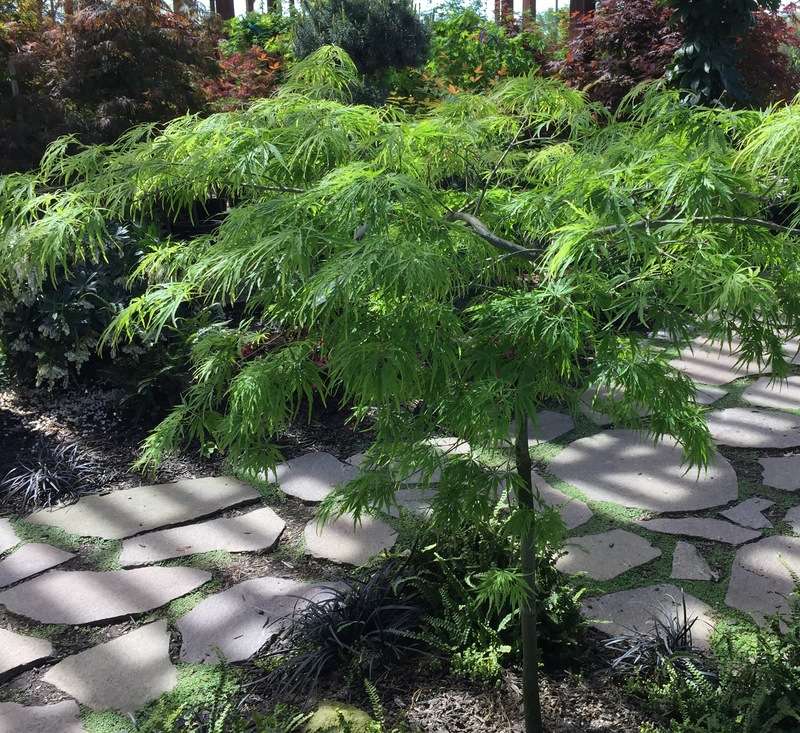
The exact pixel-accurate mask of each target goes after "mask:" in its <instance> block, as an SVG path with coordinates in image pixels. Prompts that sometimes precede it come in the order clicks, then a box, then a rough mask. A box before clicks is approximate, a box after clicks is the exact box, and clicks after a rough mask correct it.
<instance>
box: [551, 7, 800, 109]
mask: <svg viewBox="0 0 800 733" xmlns="http://www.w3.org/2000/svg"><path fill="white" fill-rule="evenodd" d="M791 10H792V9H791V7H790V8H789V9H788V11H789V12H786V11H784V13H783V14H779V13H772V12H767V11H764V10H759V11H756V12H755V13H754V19H755V25H754V27H753V28H752V30H750V31H749V32H748V33H747V34H746V35H745V36H743V37H742V38H741V39H740V41H739V47H738V52H739V70H740V72H741V74H742V77H743V79H744V83H745V86H746V89H747V91H748V92H749V94H750V100H748V101H749V102H750V103H751V104H754V105H764V104H769V103H772V102H775V101H779V100H788V99H791V98H792V97H794V96H795V95H796V94H797V93H798V91H800V67H798V65H797V64H795V63H794V62H793V60H792V58H791V56H790V54H789V53H788V51H790V50H791V49H795V50H800V36H798V31H797V28H796V26H795V24H794V21H793V20H792V18H793V14H792V12H791ZM671 17H672V10H671V8H669V7H668V6H666V5H665V4H664V3H661V2H659V0H605V2H603V3H602V4H601V5H599V6H598V8H597V10H596V11H595V12H591V13H586V14H583V15H580V16H578V17H576V18H575V19H574V21H573V35H572V37H571V39H570V42H569V50H568V53H567V58H566V59H565V60H564V61H562V62H558V63H556V64H555V65H554V68H555V69H556V70H557V72H558V74H559V75H560V76H561V78H563V79H564V80H565V81H566V82H567V83H569V84H571V85H572V86H575V87H578V88H580V89H584V90H586V92H587V93H588V94H589V96H590V97H591V98H592V99H594V100H596V101H599V102H602V103H603V104H605V105H606V106H608V107H610V108H612V109H613V108H615V107H616V106H617V105H618V104H619V102H620V100H621V99H622V97H624V96H625V94H627V93H628V92H629V91H630V90H631V89H632V88H633V87H634V86H636V84H638V83H640V82H642V81H648V80H652V79H659V78H661V77H662V76H664V74H665V72H666V71H667V69H668V68H669V67H670V66H671V65H672V61H673V56H674V55H675V51H676V50H677V49H678V48H679V47H680V45H681V43H682V41H683V33H682V29H681V28H680V27H679V26H677V25H675V24H674V23H673V22H672V21H671Z"/></svg>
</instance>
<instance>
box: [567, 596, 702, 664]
mask: <svg viewBox="0 0 800 733" xmlns="http://www.w3.org/2000/svg"><path fill="white" fill-rule="evenodd" d="M683 598H685V600H686V615H687V617H688V619H689V620H691V619H693V618H696V619H697V620H696V621H695V623H694V626H693V627H692V641H693V643H694V646H695V647H696V648H698V649H708V648H709V646H710V644H709V641H710V639H711V633H712V631H713V628H714V619H713V615H712V614H713V611H712V608H711V606H709V605H708V604H706V603H704V602H703V601H701V600H700V599H698V598H695V597H694V596H692V595H690V594H688V593H686V594H685V595H684V596H682V595H681V589H680V588H678V587H677V586H675V585H672V584H669V583H665V584H661V585H651V586H648V587H645V588H634V589H633V590H623V591H618V592H617V593H609V594H608V595H605V596H598V597H595V598H587V599H586V600H585V601H584V602H583V604H582V611H583V615H584V616H585V617H586V618H588V619H589V620H590V625H591V626H594V627H595V628H596V629H599V630H600V631H603V632H605V633H606V634H609V635H610V636H618V635H622V634H630V633H632V631H637V632H639V633H642V634H652V633H653V630H654V628H655V623H656V619H659V618H660V619H661V620H662V621H663V620H665V619H666V618H669V617H672V618H675V614H676V612H678V613H679V618H680V619H681V620H682V619H683V605H682V603H683V601H682V599H683ZM678 608H679V611H678Z"/></svg>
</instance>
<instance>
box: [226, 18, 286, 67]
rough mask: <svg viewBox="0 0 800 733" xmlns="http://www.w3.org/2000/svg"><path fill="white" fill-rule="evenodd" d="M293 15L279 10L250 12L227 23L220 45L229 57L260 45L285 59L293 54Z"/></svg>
mask: <svg viewBox="0 0 800 733" xmlns="http://www.w3.org/2000/svg"><path fill="white" fill-rule="evenodd" d="M293 22H294V19H293V18H292V16H288V15H283V14H282V13H279V12H269V13H247V14H246V15H241V16H238V17H236V18H231V19H230V20H228V21H226V22H225V26H224V33H225V38H224V40H222V41H221V42H220V48H221V49H222V52H223V53H224V54H225V55H226V56H231V55H233V54H235V53H237V52H239V53H242V52H244V51H248V50H249V49H251V48H252V47H253V46H258V47H259V48H261V49H263V50H264V51H268V52H269V53H273V54H279V55H280V56H283V57H284V58H286V57H287V56H289V55H290V54H291V30H292V24H293Z"/></svg>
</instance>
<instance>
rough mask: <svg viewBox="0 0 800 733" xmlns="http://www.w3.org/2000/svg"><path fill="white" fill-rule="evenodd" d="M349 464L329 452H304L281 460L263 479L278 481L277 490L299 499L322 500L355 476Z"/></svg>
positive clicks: (353, 469) (354, 471)
mask: <svg viewBox="0 0 800 733" xmlns="http://www.w3.org/2000/svg"><path fill="white" fill-rule="evenodd" d="M356 473H357V472H356V470H355V468H354V467H353V466H350V465H348V464H346V463H342V461H340V460H339V459H338V458H336V457H334V456H332V455H331V454H330V453H323V452H317V453H307V454H306V455H304V456H300V457H298V458H292V460H291V461H286V463H281V464H280V465H278V466H276V467H275V468H274V470H271V471H268V472H267V474H266V476H267V480H269V481H272V482H274V483H276V484H278V485H279V486H280V487H281V491H283V492H284V493H286V494H289V495H291V496H295V497H297V498H298V499H301V500H302V501H314V502H316V501H322V500H323V499H324V498H325V497H326V496H328V494H330V493H331V492H332V491H333V490H334V489H335V488H336V487H337V486H338V485H339V484H342V483H345V482H346V481H350V480H352V479H354V478H355V476H356Z"/></svg>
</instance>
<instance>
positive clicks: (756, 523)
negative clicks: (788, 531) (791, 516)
mask: <svg viewBox="0 0 800 733" xmlns="http://www.w3.org/2000/svg"><path fill="white" fill-rule="evenodd" d="M774 503H775V502H774V501H770V500H769V499H765V498H764V497H762V496H753V497H751V498H749V499H746V500H745V501H743V502H741V503H739V504H737V505H736V506H734V507H731V508H730V509H726V510H725V511H722V512H720V514H721V515H722V516H723V517H725V519H730V520H731V522H736V524H741V525H742V527H750V529H766V528H767V527H771V526H772V522H770V521H769V519H767V518H766V517H765V516H764V515H763V514H762V512H763V511H764V510H766V509H769V508H770V507H771V506H772V505H773V504H774Z"/></svg>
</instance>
